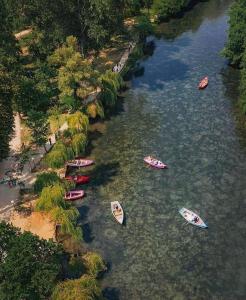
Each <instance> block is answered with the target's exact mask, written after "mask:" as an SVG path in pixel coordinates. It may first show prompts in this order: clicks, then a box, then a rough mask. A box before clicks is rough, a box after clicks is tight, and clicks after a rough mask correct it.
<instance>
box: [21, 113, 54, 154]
mask: <svg viewBox="0 0 246 300" xmlns="http://www.w3.org/2000/svg"><path fill="white" fill-rule="evenodd" d="M26 123H27V126H28V127H29V128H30V129H31V134H32V140H33V142H34V143H35V144H36V145H38V146H44V149H45V151H46V152H47V149H46V147H45V143H46V141H47V136H48V133H49V123H48V120H47V117H46V115H45V114H44V113H42V112H39V111H34V110H31V111H30V112H29V113H28V119H27V122H26Z"/></svg>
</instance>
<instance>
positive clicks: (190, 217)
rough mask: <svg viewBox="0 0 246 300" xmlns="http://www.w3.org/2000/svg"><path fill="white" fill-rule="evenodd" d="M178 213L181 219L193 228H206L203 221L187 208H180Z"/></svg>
mask: <svg viewBox="0 0 246 300" xmlns="http://www.w3.org/2000/svg"><path fill="white" fill-rule="evenodd" d="M179 213H180V214H181V216H182V217H184V218H185V220H186V221H187V222H188V223H190V224H192V225H195V226H198V227H201V228H207V227H208V226H207V225H206V224H205V223H204V222H203V220H202V219H201V218H200V217H199V216H198V215H197V214H195V213H194V212H193V211H191V210H189V209H187V208H184V207H183V208H181V209H180V210H179Z"/></svg>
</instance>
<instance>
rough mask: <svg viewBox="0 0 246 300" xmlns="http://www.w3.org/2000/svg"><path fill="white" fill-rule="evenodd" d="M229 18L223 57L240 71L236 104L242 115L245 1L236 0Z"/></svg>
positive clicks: (245, 109) (245, 108)
mask: <svg viewBox="0 0 246 300" xmlns="http://www.w3.org/2000/svg"><path fill="white" fill-rule="evenodd" d="M229 17H230V19H229V25H230V27H229V35H228V41H227V43H226V47H225V48H224V50H223V55H224V56H225V57H226V58H228V60H229V63H230V64H231V65H232V66H234V67H237V68H239V69H240V70H241V71H240V73H241V76H240V96H239V102H238V104H239V107H240V109H241V111H242V113H243V114H246V1H245V0H236V1H235V2H234V3H233V5H232V7H231V9H230V12H229Z"/></svg>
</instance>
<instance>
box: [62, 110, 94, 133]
mask: <svg viewBox="0 0 246 300" xmlns="http://www.w3.org/2000/svg"><path fill="white" fill-rule="evenodd" d="M67 122H68V127H69V129H70V131H71V132H72V133H73V134H75V133H80V132H83V133H85V134H86V133H87V130H88V126H89V119H88V117H87V116H86V115H85V114H83V113H82V112H80V111H76V112H75V113H74V114H71V115H69V117H68V119H67Z"/></svg>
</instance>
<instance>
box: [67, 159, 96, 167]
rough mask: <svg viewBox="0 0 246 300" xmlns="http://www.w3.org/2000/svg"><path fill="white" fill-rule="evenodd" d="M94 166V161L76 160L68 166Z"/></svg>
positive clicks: (68, 163) (69, 162)
mask: <svg viewBox="0 0 246 300" xmlns="http://www.w3.org/2000/svg"><path fill="white" fill-rule="evenodd" d="M92 164H94V161H93V160H90V159H74V160H71V161H68V162H67V166H70V167H79V168H80V167H87V166H90V165H92Z"/></svg>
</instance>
